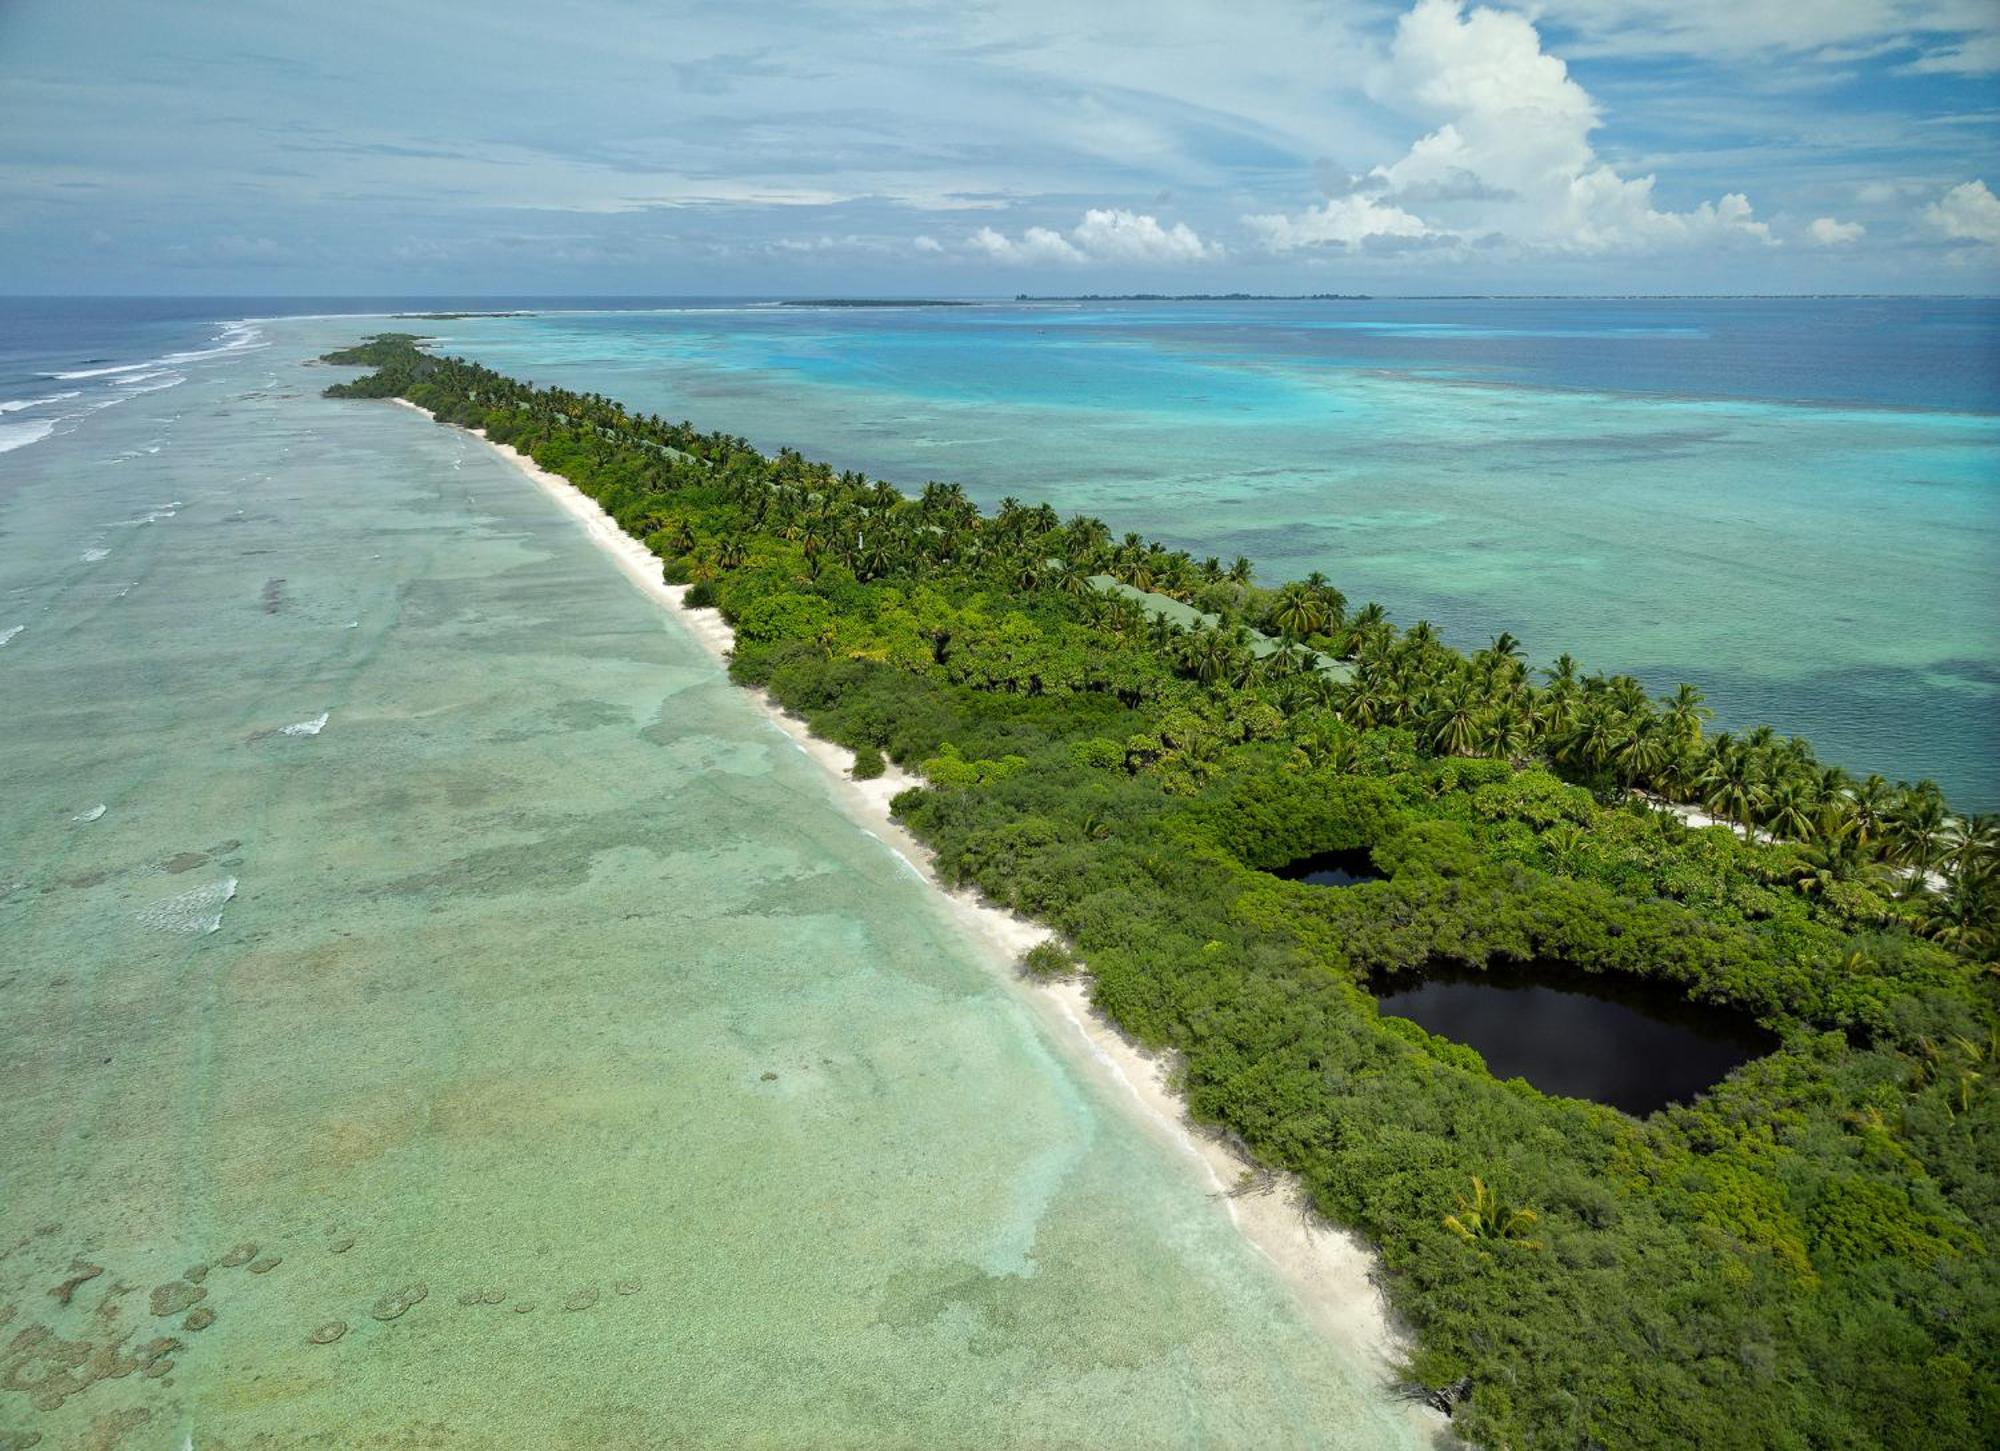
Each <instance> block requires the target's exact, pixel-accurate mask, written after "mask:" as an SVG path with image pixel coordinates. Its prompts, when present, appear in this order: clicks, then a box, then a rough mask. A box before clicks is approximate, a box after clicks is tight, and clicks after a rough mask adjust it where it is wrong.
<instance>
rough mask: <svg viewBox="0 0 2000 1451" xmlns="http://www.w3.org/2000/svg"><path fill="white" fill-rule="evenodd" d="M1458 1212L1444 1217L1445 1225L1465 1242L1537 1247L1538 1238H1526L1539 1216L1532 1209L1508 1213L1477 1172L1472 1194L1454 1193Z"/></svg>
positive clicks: (1538, 1246) (1538, 1245)
mask: <svg viewBox="0 0 2000 1451" xmlns="http://www.w3.org/2000/svg"><path fill="white" fill-rule="evenodd" d="M1455 1197H1456V1199H1457V1203H1458V1213H1456V1214H1447V1215H1446V1216H1445V1217H1444V1227H1445V1228H1446V1229H1448V1230H1450V1231H1451V1232H1452V1233H1453V1234H1455V1235H1457V1236H1458V1237H1459V1238H1460V1239H1462V1240H1464V1241H1465V1242H1466V1243H1467V1244H1471V1245H1480V1244H1490V1243H1497V1242H1499V1241H1502V1240H1511V1241H1513V1242H1515V1243H1517V1244H1518V1245H1520V1247H1521V1248H1522V1249H1540V1248H1541V1247H1542V1246H1541V1242H1540V1241H1539V1240H1533V1239H1529V1238H1528V1237H1527V1235H1528V1231H1529V1230H1531V1229H1533V1228H1534V1227H1535V1223H1536V1221H1537V1220H1538V1219H1540V1218H1541V1216H1540V1215H1538V1214H1536V1213H1535V1211H1534V1210H1532V1209H1515V1210H1512V1211H1511V1212H1510V1211H1509V1210H1507V1209H1505V1208H1504V1207H1502V1205H1501V1203H1500V1196H1499V1195H1498V1194H1495V1193H1494V1192H1493V1191H1492V1190H1491V1189H1488V1188H1487V1187H1486V1184H1485V1181H1484V1180H1482V1179H1480V1178H1479V1177H1478V1176H1477V1175H1474V1176H1473V1180H1472V1197H1471V1198H1470V1199H1467V1198H1466V1197H1465V1196H1464V1195H1462V1194H1461V1195H1457V1196H1455Z"/></svg>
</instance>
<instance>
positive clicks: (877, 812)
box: [392, 398, 1445, 1434]
mask: <svg viewBox="0 0 2000 1451" xmlns="http://www.w3.org/2000/svg"><path fill="white" fill-rule="evenodd" d="M392 401H393V402H395V403H398V404H400V405H401V406H402V407H404V408H408V409H411V410H413V411H415V412H417V413H421V414H423V415H424V416H425V417H427V418H429V417H432V415H431V413H430V411H429V410H428V409H424V408H419V407H418V406H417V405H416V404H414V403H411V402H410V401H409V400H408V399H404V398H397V399H394V400H392ZM468 431H469V432H473V433H475V434H477V435H478V436H479V437H480V438H481V439H482V440H483V441H484V442H485V444H486V446H487V447H488V448H491V449H492V450H494V451H495V452H496V453H498V454H500V455H501V456H502V457H503V458H505V459H506V460H507V461H508V462H509V463H511V464H513V465H514V466H515V468H517V469H519V470H520V471H521V472H522V473H523V474H525V475H526V476H527V477H528V478H529V479H530V480H531V481H533V483H534V484H535V485H536V486H537V487H538V488H540V489H541V490H542V492H544V493H545V494H547V495H548V496H549V497H550V498H551V499H553V500H554V501H555V502H556V504H557V505H558V506H560V507H561V508H562V510H563V511H564V512H565V513H567V514H568V515H569V516H570V517H571V518H572V519H574V520H575V521H576V523H577V524H578V525H579V526H581V528H582V529H583V532H584V534H585V535H586V536H587V537H588V538H589V539H590V541H591V542H592V543H593V544H595V545H596V546H597V547H598V548H600V549H602V550H603V551H604V552H605V553H606V554H608V555H609V556H610V557H611V558H612V560H613V561H614V562H615V563H616V564H617V566H618V568H619V570H620V572H622V573H623V574H624V575H625V576H626V577H627V578H628V579H630V580H631V581H632V582H633V584H635V585H636V586H638V588H639V590H640V591H641V592H642V593H643V594H645V595H646V596H647V597H648V598H650V599H652V600H654V601H655V602H657V603H659V604H661V605H664V606H671V607H672V614H673V616H674V618H675V619H676V620H678V621H679V623H680V624H681V625H682V626H683V627H684V628H685V629H686V630H687V632H688V633H689V634H690V635H692V636H693V637H694V639H695V641H696V642H697V643H698V644H700V645H701V647H702V648H703V649H704V650H706V651H707V652H708V653H709V654H710V655H711V656H713V657H714V658H715V660H716V661H717V662H718V663H720V664H723V665H724V666H725V667H726V665H727V662H728V655H729V651H730V650H731V649H732V648H733V647H734V645H735V640H736V637H735V632H734V631H732V630H731V629H730V627H729V626H728V624H726V623H725V622H724V621H723V619H722V616H721V614H720V612H719V611H716V610H689V609H688V608H687V607H686V605H685V603H684V597H685V596H686V594H687V591H688V586H686V585H672V584H668V583H667V582H666V581H665V579H664V578H662V568H661V561H660V558H659V556H657V555H656V554H654V553H653V552H652V551H651V550H650V549H648V548H646V546H645V545H644V544H642V543H640V542H639V541H638V540H637V539H634V538H633V537H632V536H631V535H629V534H627V533H626V532H625V531H624V530H623V529H621V528H619V527H618V522H617V521H616V520H615V519H613V518H612V517H611V516H610V515H609V514H607V513H605V512H604V510H603V509H602V508H601V507H599V505H598V503H597V501H596V500H595V499H593V498H591V497H590V496H589V495H588V494H586V493H584V492H583V491H582V490H581V489H579V488H577V487H576V485H574V484H572V483H571V482H570V481H569V480H568V479H565V478H563V477H562V476H561V475H559V474H554V473H551V472H549V471H548V470H547V469H544V468H543V467H541V466H540V465H539V464H537V463H536V462H535V461H534V460H533V459H532V458H529V457H528V456H527V455H526V454H523V453H521V452H520V451H519V450H517V449H515V448H512V447H510V446H509V445H507V444H503V443H495V442H493V441H492V440H491V439H488V438H486V437H485V434H484V433H483V432H481V431H479V430H476V429H475V430H468ZM738 688H739V689H740V688H741V687H738ZM743 694H745V695H746V696H748V697H750V698H751V700H752V701H753V702H754V703H755V704H756V706H757V708H758V709H759V710H761V711H762V712H763V714H764V715H765V717H766V718H767V719H768V720H769V721H770V722H771V723H772V724H774V725H775V726H776V727H777V728H778V729H779V730H782V731H783V732H784V733H785V734H786V735H787V736H789V737H791V738H792V741H793V743H794V744H795V745H797V746H798V748H799V749H800V750H801V751H803V752H804V753H805V754H806V755H808V756H810V757H811V758H812V759H813V761H814V762H815V763H816V764H817V765H818V766H820V767H821V769H822V770H823V771H824V773H825V775H826V777H827V778H828V783H829V785H830V787H831V791H832V795H833V797H834V799H835V801H836V802H837V803H838V804H839V805H840V806H841V808H842V809H843V811H844V812H845V814H846V815H847V816H848V817H849V818H850V819H851V820H853V821H854V822H855V823H856V824H857V825H859V826H860V827H861V828H862V829H863V830H865V831H867V832H868V833H869V835H871V836H874V837H875V838H876V839H877V840H879V841H881V842H882V843H883V844H884V845H885V846H887V847H888V848H889V849H890V850H891V851H892V852H894V853H895V854H896V855H897V856H898V857H900V858H902V860H903V863H904V865H906V866H907V867H909V868H910V870H912V871H914V872H915V873H916V874H917V875H918V876H919V877H920V878H922V879H923V880H924V881H925V882H926V883H928V884H929V885H930V887H931V888H932V889H933V890H934V891H935V892H936V893H937V895H938V896H939V897H940V898H942V899H943V901H944V903H945V905H946V907H947V909H948V910H949V912H950V914H951V915H952V916H953V917H954V918H955V919H957V921H958V922H959V923H960V925H961V926H962V927H963V928H964V929H965V931H966V934H967V936H969V937H970V938H971V939H972V940H973V941H974V942H975V943H976V944H978V945H979V946H980V947H982V948H983V949H985V950H986V951H987V952H988V953H989V954H990V955H991V956H992V958H993V960H994V961H995V962H996V963H998V964H1000V965H1002V966H1003V968H1004V969H1005V976H1006V978H1007V980H1009V981H1013V982H1018V983H1020V985H1021V988H1022V996H1023V998H1024V1000H1025V1001H1026V1002H1027V1003H1028V1004H1029V1005H1030V1006H1031V1007H1033V1008H1034V1009H1035V1010H1036V1012H1037V1015H1038V1016H1040V1017H1041V1018H1042V1020H1043V1021H1044V1022H1045V1023H1047V1024H1050V1025H1051V1026H1053V1027H1054V1028H1055V1029H1056V1037H1057V1040H1058V1041H1063V1040H1068V1041H1070V1042H1071V1043H1072V1044H1073V1045H1074V1047H1075V1048H1076V1050H1077V1051H1076V1052H1075V1053H1074V1054H1073V1055H1072V1061H1073V1062H1077V1063H1080V1064H1082V1065H1084V1066H1085V1067H1086V1068H1088V1069H1089V1071H1091V1072H1094V1073H1095V1074H1097V1075H1098V1076H1099V1077H1100V1078H1101V1079H1103V1080H1105V1081H1106V1082H1108V1083H1109V1084H1110V1085H1111V1086H1113V1087H1114V1089H1115V1090H1116V1092H1115V1093H1114V1095H1113V1098H1114V1101H1122V1102H1123V1103H1124V1104H1125V1105H1126V1106H1127V1108H1128V1109H1130V1110H1131V1111H1132V1113H1133V1116H1134V1117H1135V1118H1136V1119H1137V1120H1138V1121H1139V1122H1140V1123H1142V1124H1143V1125H1144V1126H1145V1127H1146V1128H1147V1130H1148V1131H1149V1132H1152V1133H1154V1134H1155V1135H1157V1136H1159V1137H1161V1138H1163V1139H1165V1140H1166V1141H1167V1142H1168V1143H1169V1144H1171V1145H1172V1146H1174V1147H1175V1148H1176V1149H1178V1150H1180V1151H1181V1152H1183V1153H1185V1154H1186V1155H1188V1156H1190V1157H1191V1158H1193V1159H1194V1160H1195V1161H1196V1162H1197V1164H1198V1165H1199V1166H1200V1168H1201V1170H1202V1173H1203V1178H1204V1182H1205V1183H1206V1184H1207V1186H1208V1188H1209V1189H1210V1192H1211V1193H1213V1194H1216V1195H1218V1196H1220V1197H1222V1198H1223V1203H1224V1204H1225V1206H1226V1208H1227V1210H1228V1212H1229V1216H1230V1218H1231V1220H1232V1221H1234V1223H1235V1225H1236V1227H1237V1229H1238V1230H1239V1231H1240V1232H1241V1233H1242V1234H1243V1236H1244V1238H1246V1239H1247V1240H1248V1241H1249V1242H1250V1244H1251V1246H1252V1248H1254V1249H1255V1250H1256V1251H1257V1252H1258V1253H1259V1254H1260V1255H1262V1256H1263V1257H1264V1259H1266V1260H1267V1261H1269V1262H1270V1264H1272V1265H1273V1266H1274V1267H1275V1268H1276V1270H1277V1272H1278V1274H1279V1276H1280V1277H1281V1278H1282V1279H1283V1280H1284V1282H1285V1283H1286V1284H1287V1285H1288V1286H1289V1287H1290V1289H1291V1290H1292V1292H1293V1294H1294V1295H1295V1296H1296V1297H1297V1299H1298V1301H1299V1302H1300V1304H1301V1305H1302V1306H1303V1307H1304V1309H1305V1310H1306V1311H1307V1313H1308V1315H1309V1317H1310V1318H1311V1320H1312V1321H1313V1323H1314V1325H1315V1326H1316V1327H1317V1328H1318V1329H1319V1330H1320V1331H1321V1332H1322V1333H1323V1334H1324V1335H1325V1336H1326V1337H1327V1338H1328V1339H1329V1340H1330V1341H1332V1342H1333V1343H1334V1344H1335V1345H1336V1346H1337V1347H1339V1348H1340V1350H1341V1351H1342V1352H1343V1353H1344V1354H1345V1355H1346V1356H1347V1358H1348V1359H1349V1360H1350V1361H1351V1362H1352V1363H1354V1364H1356V1365H1358V1366H1360V1367H1362V1368H1363V1369H1364V1370H1370V1371H1373V1372H1374V1373H1375V1374H1376V1375H1377V1376H1378V1378H1379V1379H1381V1380H1382V1381H1384V1382H1385V1383H1386V1382H1387V1381H1388V1380H1389V1379H1390V1378H1391V1377H1392V1376H1393V1375H1394V1373H1395V1371H1396V1369H1397V1368H1398V1367H1399V1366H1400V1365H1402V1364H1405V1363H1407V1360H1408V1358H1409V1354H1410V1351H1411V1348H1412V1347H1411V1345H1410V1342H1409V1340H1408V1338H1407V1336H1406V1335H1405V1334H1404V1332H1403V1331H1402V1330H1401V1329H1399V1328H1398V1327H1397V1326H1396V1325H1395V1323H1394V1322H1393V1320H1392V1318H1391V1316H1390V1312H1389V1305H1388V1301H1387V1298H1386V1297H1385V1296H1384V1295H1383V1294H1382V1292H1381V1290H1380V1289H1379V1288H1377V1286H1376V1284H1375V1282H1374V1278H1373V1275H1374V1271H1375V1269H1376V1259H1375V1255H1374V1253H1373V1252H1372V1251H1371V1250H1370V1249H1369V1248H1368V1246H1367V1245H1366V1244H1365V1243H1363V1241H1362V1240H1361V1239H1360V1238H1359V1237H1358V1236H1356V1235H1354V1234H1350V1233H1349V1232H1347V1231H1346V1230H1343V1229H1341V1228H1340V1227H1338V1226H1337V1225H1333V1224H1330V1223H1328V1222H1327V1221H1325V1220H1323V1219H1321V1218H1320V1217H1319V1216H1318V1215H1317V1214H1315V1213H1313V1212H1312V1211H1311V1210H1310V1208H1309V1207H1308V1205H1307V1203H1306V1200H1305V1197H1304V1194H1303V1192H1302V1191H1301V1189H1300V1188H1299V1186H1298V1184H1297V1182H1296V1181H1295V1180H1294V1179H1293V1178H1292V1176H1290V1175H1271V1176H1269V1178H1268V1182H1269V1184H1270V1188H1269V1189H1268V1191H1267V1192H1252V1193H1246V1194H1240V1195H1229V1194H1227V1193H1226V1191H1227V1190H1228V1189H1230V1188H1233V1187H1235V1186H1236V1185H1238V1184H1240V1183H1242V1182H1244V1176H1245V1175H1246V1174H1247V1175H1250V1176H1252V1181H1253V1182H1261V1181H1259V1176H1260V1175H1261V1173H1262V1171H1260V1170H1259V1169H1258V1168H1257V1166H1255V1165H1254V1164H1252V1163H1251V1162H1250V1161H1249V1160H1248V1159H1247V1158H1245V1157H1244V1156H1243V1155H1241V1154H1239V1153H1238V1152H1237V1151H1236V1150H1235V1148H1234V1147H1233V1146H1231V1145H1230V1144H1229V1143H1228V1142H1227V1141H1226V1140H1224V1139H1223V1138H1222V1137H1221V1136H1220V1135H1217V1134H1213V1133H1210V1132H1209V1131H1207V1130H1205V1129H1203V1128H1201V1127H1200V1126H1199V1125H1197V1124H1195V1123H1193V1121H1192V1120H1190V1119H1189V1118H1188V1116H1187V1111H1186V1106H1185V1105H1184V1104H1182V1102H1181V1101H1180V1099H1179V1098H1178V1097H1177V1096H1176V1095H1175V1094H1174V1093H1173V1091H1172V1088H1171V1087H1170V1078H1171V1073H1172V1069H1173V1063H1172V1061H1171V1060H1170V1059H1169V1058H1167V1057H1165V1056H1162V1055H1155V1054H1151V1053H1148V1052H1146V1051H1145V1050H1144V1049H1142V1048H1140V1047H1139V1046H1138V1045H1137V1044H1136V1043H1134V1042H1132V1040H1131V1039H1129V1038H1127V1037H1126V1036H1125V1035H1124V1033H1122V1032H1121V1031H1119V1029H1118V1028H1117V1027H1116V1025H1114V1024H1113V1023H1112V1022H1111V1021H1110V1020H1109V1019H1108V1018H1106V1017H1105V1016H1104V1015H1103V1014H1102V1013H1100V1012H1098V1011H1097V1009H1096V1008H1094V1007H1092V1006H1091V1003H1090V996H1089V993H1088V991H1087V989H1086V988H1085V987H1084V985H1083V984H1082V983H1081V982H1054V983H1041V982H1035V981H1032V980H1030V979H1027V978H1025V977H1021V976H1018V975H1017V974H1015V973H1014V971H1013V969H1014V965H1015V964H1016V963H1017V962H1018V961H1019V960H1020V957H1021V954H1022V953H1024V952H1026V951H1027V950H1028V949H1029V948H1031V947H1033V946H1035V945H1036V944H1037V943H1039V942H1044V941H1047V940H1048V939H1049V938H1050V936H1051V935H1052V934H1051V933H1050V932H1049V930H1048V929H1047V928H1045V927H1043V926H1041V925H1040V924H1039V923H1036V922H1031V921H1029V920H1028V919H1027V918H1024V917H1021V916H1018V915H1016V914H1015V913H1013V912H1009V911H1005V910H1002V909H1001V908H998V907H995V906H993V905H991V904H990V903H988V902H986V901H984V900H983V899H981V898H980V897H979V896H978V895H976V894H975V893H973V892H970V891H963V890H958V889H954V888H952V887H950V886H948V885H947V884H946V883H945V882H943V881H942V880H941V879H940V878H939V877H938V875H937V873H936V871H935V869H934V866H933V863H932V859H931V854H930V852H929V850H928V849H927V848H926V847H925V846H924V845H923V844H922V843H921V842H919V841H918V840H917V839H916V838H915V837H914V836H912V835H910V833H909V832H908V831H907V830H906V829H905V828H904V827H903V825H902V824H901V823H900V822H898V821H897V820H896V819H895V817H894V816H893V815H892V814H891V812H890V810H889V803H890V802H891V801H893V800H894V799H895V798H896V796H897V794H898V793H900V792H902V791H905V790H908V789H909V788H910V787H912V786H920V785H922V784H923V782H922V781H921V780H920V779H919V778H917V777H916V776H913V775H911V774H910V773H909V772H907V771H905V770H903V769H902V768H901V767H899V766H897V765H895V764H894V763H890V764H889V766H888V769H887V770H886V771H885V772H884V773H883V774H882V775H881V776H879V777H877V778H876V779H874V780H872V781H857V780H855V779H854V777H853V775H852V767H853V752H851V751H849V750H848V749H847V748H846V747H844V746H840V745H836V744H834V743H833V742H832V741H826V740H822V739H820V738H819V737H818V736H815V735H813V734H812V732H811V730H810V729H809V728H808V727H807V725H806V723H805V722H804V721H802V720H800V719H798V718H797V717H795V716H792V715H788V714H786V713H785V712H784V710H783V709H781V708H780V707H779V706H778V705H777V704H776V703H775V702H774V701H772V700H771V698H770V697H769V696H768V695H766V694H765V693H764V692H763V691H748V690H745V691H743ZM1408 1411H1409V1415H1410V1419H1411V1422H1412V1424H1414V1425H1418V1426H1420V1427H1421V1428H1422V1429H1423V1430H1424V1432H1425V1433H1426V1434H1431V1433H1434V1432H1435V1431H1436V1430H1437V1428H1439V1427H1440V1426H1442V1425H1444V1424H1445V1418H1444V1417H1443V1416H1442V1415H1440V1414H1439V1413H1438V1412H1436V1411H1433V1410H1430V1409H1429V1408H1427V1407H1424V1406H1422V1405H1420V1404H1416V1403H1409V1405H1408Z"/></svg>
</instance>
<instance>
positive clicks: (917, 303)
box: [778, 297, 979, 307]
mask: <svg viewBox="0 0 2000 1451" xmlns="http://www.w3.org/2000/svg"><path fill="white" fill-rule="evenodd" d="M778 306H780V307H977V306H979V304H978V303H976V302H970V301H966V300H965V299H962V298H961V299H956V300H954V299H951V298H944V297H793V298H787V299H785V300H784V301H783V302H780V303H779V304H778Z"/></svg>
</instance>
